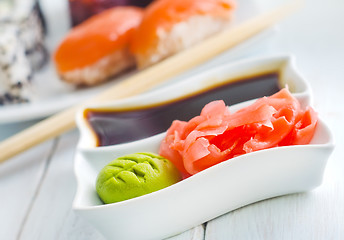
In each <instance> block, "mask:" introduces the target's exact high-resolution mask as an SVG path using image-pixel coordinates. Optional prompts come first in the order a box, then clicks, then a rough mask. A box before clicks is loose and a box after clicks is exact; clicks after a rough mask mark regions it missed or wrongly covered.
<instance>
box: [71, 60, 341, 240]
mask: <svg viewBox="0 0 344 240" xmlns="http://www.w3.org/2000/svg"><path fill="white" fill-rule="evenodd" d="M268 70H279V71H280V73H281V79H282V81H283V82H286V83H288V85H289V86H290V90H291V92H293V94H294V96H295V97H296V98H297V99H298V100H299V101H300V102H301V105H302V106H305V105H308V104H310V102H311V101H310V99H311V92H310V89H309V86H308V84H307V83H306V81H304V79H303V78H302V77H301V76H300V75H299V74H298V72H297V71H296V69H295V67H294V64H293V61H292V60H291V58H289V57H273V58H260V59H253V60H244V61H241V62H237V63H232V64H227V65H224V66H220V67H217V68H215V69H212V70H210V71H207V72H204V73H200V74H199V75H197V76H194V77H191V78H189V79H185V80H184V81H183V82H180V83H178V84H176V85H173V86H168V87H166V88H164V89H160V90H156V91H154V92H151V93H148V94H144V95H141V96H138V97H133V98H129V99H125V100H121V101H117V102H112V103H108V104H102V105H98V106H92V107H99V108H104V107H113V108H120V107H128V106H134V105H140V104H141V105H144V104H149V103H152V102H157V101H164V100H166V99H171V98H174V97H178V96H180V95H183V94H188V93H190V92H191V91H197V89H198V88H202V87H206V86H207V85H209V84H210V83H209V79H211V80H212V82H214V81H215V82H220V81H224V80H225V79H230V78H231V77H237V76H239V75H243V74H249V73H258V72H260V71H263V72H265V71H268ZM196 83H197V84H196ZM174 88H178V89H183V91H179V92H176V91H171V90H173V89H174ZM250 102H252V101H248V102H244V103H240V104H237V105H235V106H232V107H231V109H232V110H235V109H239V108H241V107H243V106H245V105H248V104H250ZM77 124H78V127H79V129H80V132H81V138H80V142H79V145H78V149H77V152H76V156H75V174H76V178H77V183H78V187H77V192H76V196H75V199H74V203H73V209H74V210H75V211H76V212H77V213H78V214H79V215H81V216H83V217H84V218H86V219H87V220H88V221H89V222H90V223H91V224H93V225H94V226H95V227H96V228H97V229H98V230H99V231H100V232H101V233H102V234H103V235H104V236H105V237H107V238H108V239H121V240H122V239H123V240H124V239H162V238H166V237H169V236H173V235H175V234H178V233H181V232H183V231H185V230H188V229H190V228H192V227H194V226H197V225H199V224H202V223H204V222H206V221H209V220H211V219H213V218H215V217H217V216H220V215H222V214H224V213H227V212H229V211H232V210H235V209H237V208H239V207H242V206H245V205H247V204H251V203H254V202H257V201H260V200H263V199H267V198H271V197H276V196H281V195H284V194H290V193H296V192H302V191H309V190H312V189H313V188H315V187H317V186H318V185H320V184H321V181H322V176H323V172H324V168H325V166H326V162H327V159H328V157H329V155H330V154H331V152H332V150H333V147H334V144H333V139H332V136H331V133H330V131H329V129H328V127H327V126H326V125H325V123H324V122H323V121H322V120H319V123H318V125H317V128H316V133H315V136H314V138H313V140H312V142H311V144H309V145H303V146H301V145H299V146H286V147H279V148H272V149H267V150H262V151H257V152H253V153H249V154H245V155H242V156H239V157H236V158H233V159H230V160H228V161H225V162H222V163H220V164H218V165H215V166H213V167H211V168H208V169H206V170H204V171H202V172H200V173H198V174H196V175H194V176H191V177H189V178H188V179H185V180H182V181H181V182H178V183H176V184H174V185H172V186H170V187H167V188H165V189H162V190H159V191H157V192H153V193H151V194H147V195H144V196H141V197H137V198H134V199H130V200H127V201H123V202H118V203H114V204H108V205H104V204H102V202H101V200H100V199H99V198H98V196H97V193H96V190H95V180H96V177H97V174H98V172H99V171H100V170H101V169H102V168H103V166H105V165H106V164H107V163H108V162H109V161H110V160H112V159H114V158H116V157H119V156H122V155H125V154H128V153H134V152H143V151H144V152H147V151H150V152H155V153H157V152H158V148H159V144H160V142H161V140H162V139H163V137H164V133H162V134H159V135H155V136H152V137H149V138H145V139H142V140H138V141H134V142H130V143H125V144H118V145H114V146H107V147H98V148H97V147H94V143H95V141H94V139H93V135H92V133H91V132H90V130H89V128H88V126H87V124H86V123H85V120H84V118H83V111H82V110H81V111H80V112H79V114H78V116H77Z"/></svg>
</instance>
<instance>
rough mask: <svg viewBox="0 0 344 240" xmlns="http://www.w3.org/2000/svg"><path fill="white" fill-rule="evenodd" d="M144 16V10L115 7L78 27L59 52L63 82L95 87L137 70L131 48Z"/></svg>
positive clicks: (63, 42) (59, 64) (62, 43)
mask: <svg viewBox="0 0 344 240" xmlns="http://www.w3.org/2000/svg"><path fill="white" fill-rule="evenodd" d="M142 15H143V10H142V9H141V8H137V7H115V8H110V9H108V10H106V11H104V12H102V13H100V14H97V15H95V16H93V17H91V18H89V19H87V20H86V21H84V22H83V23H81V24H80V25H78V26H76V27H74V28H73V29H72V30H71V31H70V32H69V34H68V35H67V36H66V37H65V39H63V41H62V42H61V44H60V45H59V47H58V48H57V50H56V52H55V56H54V59H55V63H56V69H57V72H58V73H59V75H60V76H61V78H62V79H63V80H65V81H66V82H70V83H73V84H75V85H86V86H87V85H88V86H91V85H95V84H98V83H101V82H104V81H105V80H107V79H108V78H109V77H111V76H113V75H115V74H118V73H120V72H123V71H124V70H126V69H128V68H131V67H134V66H135V60H134V57H133V56H132V55H131V54H130V53H129V49H128V44H129V41H130V39H131V36H132V33H133V30H134V29H135V28H136V27H137V26H138V25H139V24H140V22H141V20H142Z"/></svg>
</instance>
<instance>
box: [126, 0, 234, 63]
mask: <svg viewBox="0 0 344 240" xmlns="http://www.w3.org/2000/svg"><path fill="white" fill-rule="evenodd" d="M235 5H236V4H235V2H234V0H173V1H171V0H156V1H154V2H153V3H151V4H150V5H149V6H148V7H147V8H146V10H145V13H144V16H143V20H142V22H141V24H140V26H139V27H138V28H137V29H136V31H135V33H134V37H133V40H132V43H131V47H130V49H131V52H132V53H133V54H134V55H135V57H136V60H137V64H138V67H139V68H143V67H146V66H149V65H151V64H153V63H155V62H158V61H160V60H162V59H164V58H166V57H168V56H170V55H172V54H175V53H177V52H179V51H181V50H183V49H185V48H187V47H189V46H191V45H193V44H195V43H197V42H199V41H201V40H203V39H205V38H207V37H209V36H211V35H212V34H214V33H216V32H219V31H221V30H223V29H224V28H226V27H227V26H228V25H229V23H230V20H231V19H232V15H233V10H234V9H235Z"/></svg>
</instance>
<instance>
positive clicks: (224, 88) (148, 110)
mask: <svg viewBox="0 0 344 240" xmlns="http://www.w3.org/2000/svg"><path fill="white" fill-rule="evenodd" d="M279 90H280V86H279V80H278V73H270V74H265V75H261V76H254V77H250V78H247V79H241V80H240V81H236V82H233V83H229V84H224V85H221V86H215V87H213V88H211V90H210V88H208V89H205V91H206V92H204V91H203V92H199V93H195V94H193V95H190V96H186V97H183V98H179V99H176V100H173V101H171V102H169V103H164V104H162V105H154V106H153V105H152V106H145V107H141V108H136V109H132V108H131V109H128V110H121V111H116V110H90V109H89V110H87V111H86V112H85V117H86V119H87V120H88V122H89V124H90V126H91V128H92V130H93V131H94V133H95V134H96V136H97V142H98V144H97V146H108V145H113V144H118V143H126V142H131V141H135V140H139V139H143V138H146V137H150V136H153V135H155V134H158V133H162V132H164V131H166V130H167V129H168V128H169V127H170V125H171V123H172V121H173V120H175V119H178V120H184V121H188V120H190V119H191V118H193V117H194V116H196V115H199V114H200V112H201V110H202V108H203V107H204V105H206V104H207V103H209V102H211V101H213V100H224V101H225V103H226V105H233V104H236V103H239V102H243V101H247V100H251V99H254V98H260V97H263V96H269V95H272V94H274V93H276V92H278V91H279Z"/></svg>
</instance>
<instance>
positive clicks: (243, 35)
mask: <svg viewBox="0 0 344 240" xmlns="http://www.w3.org/2000/svg"><path fill="white" fill-rule="evenodd" d="M300 6H301V1H299V0H293V1H290V2H288V3H286V4H283V5H281V6H278V7H276V8H274V9H273V10H271V11H269V12H266V13H263V14H261V15H258V16H257V17H254V18H251V19H249V20H247V21H245V22H243V23H242V24H240V25H238V26H234V27H232V28H230V29H228V30H225V31H223V32H221V33H218V34H216V35H214V36H213V37H211V38H208V39H206V40H205V41H203V42H201V43H199V44H197V45H195V46H193V47H191V48H189V49H187V50H184V51H182V52H180V53H178V54H176V55H174V56H172V57H169V58H167V59H166V60H164V61H162V62H160V63H157V64H155V65H153V66H152V67H150V68H147V69H145V70H142V71H140V72H138V73H137V74H135V75H133V76H130V77H128V78H127V79H125V80H123V81H122V82H120V83H118V84H115V85H114V86H113V87H111V88H109V89H108V90H106V91H104V92H102V93H100V94H99V95H97V96H95V97H94V98H91V99H89V100H88V101H85V102H84V103H81V104H79V105H76V106H73V107H71V108H68V109H66V110H64V111H62V112H60V113H57V114H55V115H53V116H51V117H49V118H46V119H45V120H42V121H40V122H38V123H37V124H35V125H33V126H31V127H29V128H27V129H25V130H23V131H22V132H19V133H17V134H16V135H14V136H12V137H10V138H8V139H6V140H4V141H2V142H1V143H0V162H4V161H5V160H7V159H9V158H11V157H13V156H15V155H17V154H19V153H21V152H23V151H25V150H27V149H29V148H31V147H33V146H35V145H37V144H39V143H42V142H44V141H46V140H48V139H51V138H54V137H57V136H59V135H61V134H63V133H64V132H67V131H69V130H71V129H73V128H74V127H75V125H76V124H75V120H74V119H75V113H76V111H77V110H78V109H80V108H81V107H83V106H85V105H87V104H93V103H101V102H104V101H109V100H110V101H111V100H116V99H120V98H125V97H130V96H133V95H136V94H140V93H142V92H144V91H147V90H149V89H151V88H152V87H154V86H156V85H158V84H160V83H163V82H164V81H166V80H168V79H169V78H171V77H173V76H176V75H178V74H180V73H182V72H184V71H186V70H188V69H191V68H192V67H195V66H197V65H199V64H201V63H203V62H205V61H207V60H209V59H211V58H213V57H215V56H216V55H218V54H220V53H222V52H224V51H225V50H228V49H230V48H231V47H233V46H235V45H237V44H239V43H241V42H243V41H244V40H246V39H248V38H250V37H252V36H254V35H255V34H257V33H259V32H261V31H262V30H264V29H266V28H268V27H270V26H272V25H274V24H275V23H277V22H278V21H279V20H281V19H283V18H284V17H286V16H288V15H289V14H291V13H292V12H294V11H295V10H297V9H298V8H300Z"/></svg>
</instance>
